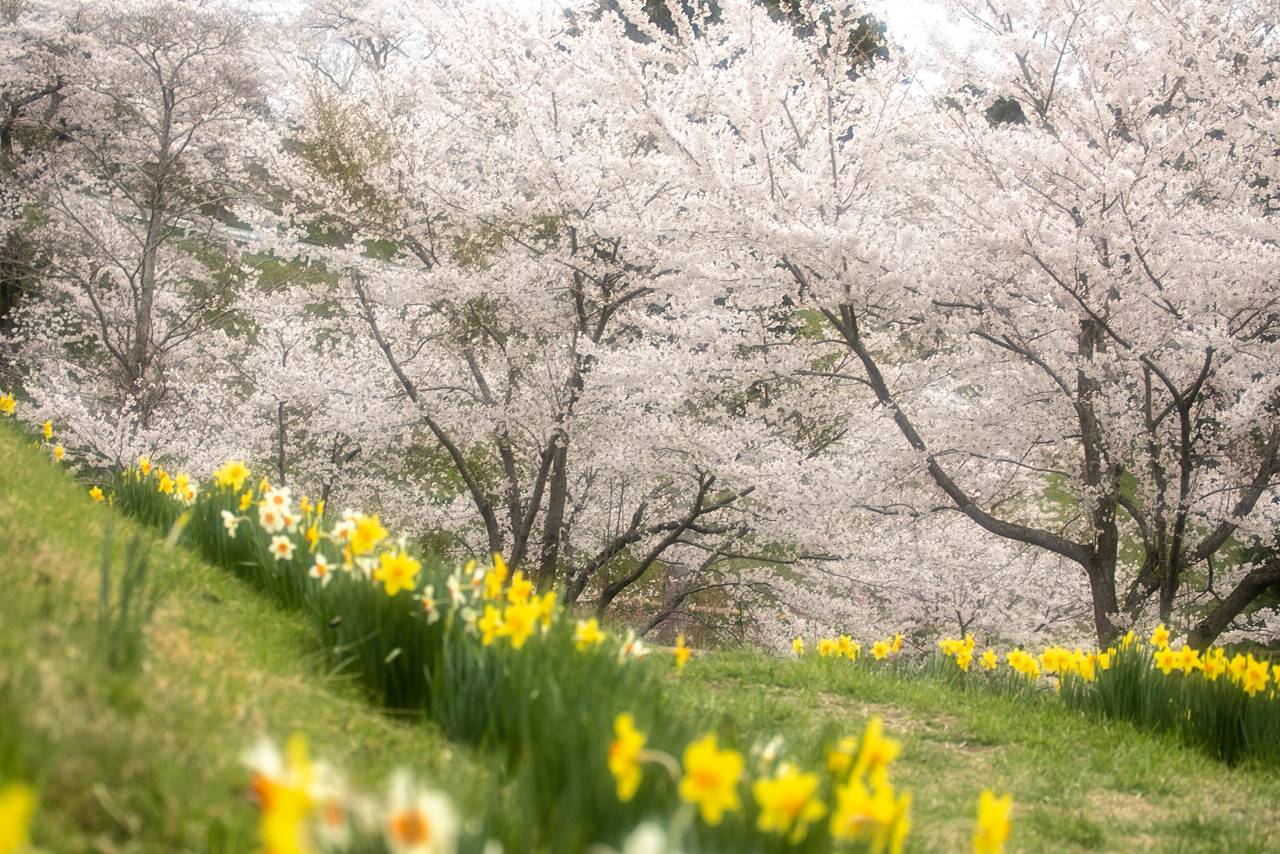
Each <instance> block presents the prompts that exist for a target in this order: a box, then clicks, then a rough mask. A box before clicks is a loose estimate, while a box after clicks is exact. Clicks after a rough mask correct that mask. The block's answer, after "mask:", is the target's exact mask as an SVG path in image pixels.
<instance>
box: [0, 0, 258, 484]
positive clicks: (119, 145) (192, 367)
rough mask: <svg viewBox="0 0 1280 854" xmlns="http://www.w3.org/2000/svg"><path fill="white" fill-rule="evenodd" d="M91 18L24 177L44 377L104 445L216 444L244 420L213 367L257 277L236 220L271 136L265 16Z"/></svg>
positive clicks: (125, 10) (68, 413)
mask: <svg viewBox="0 0 1280 854" xmlns="http://www.w3.org/2000/svg"><path fill="white" fill-rule="evenodd" d="M63 7H64V10H63V11H64V12H65V13H66V14H68V15H70V14H71V13H72V12H73V11H75V10H76V9H78V8H79V7H78V6H77V5H76V4H69V3H68V4H63ZM79 25H80V26H81V28H82V30H83V35H82V37H81V43H80V46H79V49H78V52H77V59H78V60H79V61H78V62H77V63H75V64H74V65H69V66H68V67H67V68H66V70H65V72H62V73H61V76H60V77H59V78H58V82H59V84H60V88H59V89H58V96H59V98H60V99H61V104H60V109H59V113H58V116H57V122H56V123H51V124H49V125H48V126H47V131H48V132H50V133H54V134H57V135H58V137H59V140H60V141H59V144H57V145H55V146H46V147H44V148H42V149H40V150H38V151H36V152H33V153H32V155H31V156H30V157H28V158H26V159H25V160H24V162H23V163H22V164H21V166H20V167H19V169H18V170H17V176H16V179H17V180H20V181H23V182H25V183H26V185H27V186H28V188H29V193H30V197H31V198H32V199H33V200H34V205H35V210H36V211H37V212H38V213H37V215H36V216H34V217H33V218H32V219H33V224H32V226H31V227H30V229H29V230H28V232H27V235H28V239H29V240H30V241H31V242H32V243H34V244H35V245H37V246H38V247H39V249H40V254H39V259H38V262H39V266H40V277H41V283H42V293H41V298H40V299H39V300H32V301H30V302H28V303H27V304H26V305H25V306H24V308H23V311H22V313H21V314H20V315H19V316H18V318H17V319H18V323H19V326H20V333H19V342H20V343H19V345H18V354H19V358H20V359H21V361H22V363H23V366H24V368H25V371H26V377H25V385H26V389H27V391H28V393H29V394H30V395H31V397H32V398H33V399H34V400H35V401H36V403H37V405H38V406H39V407H40V411H41V412H44V413H46V414H48V415H56V416H58V417H59V419H61V420H62V421H63V422H64V423H68V422H70V423H69V426H70V427H71V429H72V431H73V432H74V433H75V434H76V435H77V437H78V439H79V441H80V442H81V443H82V444H83V446H84V447H83V450H84V451H85V452H86V453H87V454H90V455H96V456H99V457H102V458H105V459H112V458H115V457H116V454H118V453H119V452H120V451H122V450H126V449H127V450H128V451H129V452H134V453H136V451H137V450H138V449H139V448H140V447H145V446H152V445H157V444H172V445H177V446H181V445H183V444H185V445H187V446H188V447H190V446H195V445H197V444H203V443H202V442H201V441H200V439H201V438H202V437H203V438H207V436H208V435H209V434H210V433H213V432H215V430H216V425H218V424H219V423H220V422H221V423H222V424H223V425H225V423H226V421H227V417H226V416H227V414H228V413H226V411H225V409H226V402H227V400H228V395H226V394H224V393H222V392H221V391H220V390H219V389H218V386H217V383H216V381H214V382H206V380H208V379H209V378H210V376H211V375H216V372H214V371H213V370H212V369H211V364H212V360H213V359H214V357H215V355H216V354H217V353H219V352H220V349H219V347H218V346H217V342H218V340H219V339H220V338H222V337H224V336H225V335H226V329H227V327H228V319H229V316H230V315H229V311H230V309H231V306H232V304H233V303H234V299H235V293H234V291H235V288H236V287H237V285H238V283H239V282H240V281H241V279H242V278H243V277H242V275H241V272H242V271H241V270H240V269H239V268H240V266H241V263H242V260H243V259H242V257H241V250H240V247H239V245H238V243H237V239H236V235H235V233H234V232H233V231H231V230H229V229H228V227H227V226H228V224H229V223H230V222H231V221H232V220H231V212H232V211H235V212H236V213H237V214H239V215H242V216H245V215H247V211H246V210H240V209H238V207H237V206H238V205H240V204H241V203H242V202H244V201H245V200H246V198H247V197H248V195H249V190H250V187H251V185H252V183H253V177H254V176H253V170H254V169H255V168H258V169H261V168H263V165H264V163H265V159H264V157H265V155H266V154H269V152H270V148H269V147H266V145H267V144H268V140H269V138H270V133H269V132H268V130H267V127H266V124H265V122H264V121H263V118H264V109H265V101H264V98H263V91H262V89H261V86H260V77H259V76H258V69H259V67H260V65H261V62H260V61H259V57H260V54H261V50H260V45H259V44H258V42H257V35H258V33H257V31H256V30H255V25H254V20H253V19H252V18H250V17H248V16H246V15H245V14H243V13H241V12H238V11H229V10H226V9H222V8H219V7H217V6H214V5H213V4H182V3H173V2H160V1H159V0H158V1H157V2H154V3H148V4H145V5H143V6H139V5H138V4H134V3H129V4H123V3H121V4H97V5H95V6H93V7H91V8H88V7H86V9H85V10H84V11H83V14H82V15H81V18H80V24H79ZM197 410H198V411H197ZM220 410H221V412H220ZM37 414H39V413H37ZM184 424H186V425H187V426H188V427H190V428H191V429H194V430H195V432H194V433H191V432H187V431H186V430H185V429H184V428H183V426H182V425H184ZM202 434H203V436H202Z"/></svg>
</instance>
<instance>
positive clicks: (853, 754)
mask: <svg viewBox="0 0 1280 854" xmlns="http://www.w3.org/2000/svg"><path fill="white" fill-rule="evenodd" d="M857 756H858V739H857V738H855V737H854V736H852V735H846V736H844V737H843V738H840V739H839V740H837V741H836V742H835V743H834V744H832V745H831V746H830V747H828V748H827V771H828V772H829V773H830V774H831V776H833V777H835V778H836V779H837V780H843V779H844V778H845V776H846V775H847V774H848V773H849V769H850V768H852V767H853V760H854V759H855V758H857Z"/></svg>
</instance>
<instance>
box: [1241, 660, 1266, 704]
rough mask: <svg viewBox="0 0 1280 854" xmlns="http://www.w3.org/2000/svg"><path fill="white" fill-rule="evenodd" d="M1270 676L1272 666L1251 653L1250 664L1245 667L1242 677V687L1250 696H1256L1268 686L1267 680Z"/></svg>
mask: <svg viewBox="0 0 1280 854" xmlns="http://www.w3.org/2000/svg"><path fill="white" fill-rule="evenodd" d="M1270 678H1271V668H1269V667H1268V666H1267V663H1266V662H1265V661H1258V660H1257V659H1255V658H1254V657H1253V656H1252V655H1250V656H1249V659H1248V665H1247V666H1246V667H1245V669H1244V675H1243V676H1241V677H1240V687H1241V688H1242V689H1243V690H1244V692H1245V693H1246V694H1248V695H1249V696H1250V697H1256V696H1257V695H1258V692H1259V691H1261V690H1262V689H1264V688H1266V687H1267V680H1268V679H1270Z"/></svg>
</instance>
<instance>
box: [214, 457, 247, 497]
mask: <svg viewBox="0 0 1280 854" xmlns="http://www.w3.org/2000/svg"><path fill="white" fill-rule="evenodd" d="M249 476H250V472H249V468H248V466H246V465H245V464H244V460H228V461H227V462H225V463H223V464H222V465H221V466H220V467H219V468H217V469H216V470H215V471H214V473H213V479H214V480H215V481H217V483H218V486H223V487H227V488H228V489H230V490H231V491H232V492H239V491H240V487H242V486H244V482H245V481H246V480H248V479H249Z"/></svg>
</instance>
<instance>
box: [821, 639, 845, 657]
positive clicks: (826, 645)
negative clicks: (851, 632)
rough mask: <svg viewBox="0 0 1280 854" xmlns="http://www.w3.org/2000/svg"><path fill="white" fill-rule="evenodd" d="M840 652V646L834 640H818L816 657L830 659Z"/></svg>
mask: <svg viewBox="0 0 1280 854" xmlns="http://www.w3.org/2000/svg"><path fill="white" fill-rule="evenodd" d="M839 651H840V644H839V642H838V641H837V640H836V639H835V638H820V639H819V640H818V656H819V657H821V658H831V657H832V656H833V655H835V654H836V653H838V652H839Z"/></svg>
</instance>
